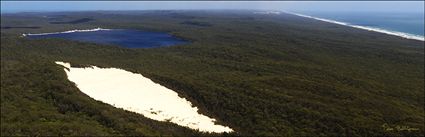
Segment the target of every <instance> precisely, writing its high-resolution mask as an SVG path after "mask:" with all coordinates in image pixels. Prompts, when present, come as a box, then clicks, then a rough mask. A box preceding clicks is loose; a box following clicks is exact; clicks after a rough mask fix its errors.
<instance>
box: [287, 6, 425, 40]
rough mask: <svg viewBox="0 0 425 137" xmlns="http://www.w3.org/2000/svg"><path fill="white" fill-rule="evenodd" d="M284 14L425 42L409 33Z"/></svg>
mask: <svg viewBox="0 0 425 137" xmlns="http://www.w3.org/2000/svg"><path fill="white" fill-rule="evenodd" d="M286 13H289V14H293V15H297V16H300V17H306V18H311V19H315V20H320V21H324V22H329V23H334V24H339V25H344V26H349V27H353V28H358V29H363V30H368V31H374V32H379V33H384V34H388V35H394V36H399V37H402V38H406V39H413V40H420V41H424V40H425V37H424V36H421V35H414V34H409V33H404V32H398V31H391V30H385V29H381V28H375V27H366V26H359V25H353V24H350V23H346V22H340V21H335V20H330V19H324V18H318V17H313V16H308V15H303V14H298V13H293V12H286Z"/></svg>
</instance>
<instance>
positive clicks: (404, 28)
mask: <svg viewBox="0 0 425 137" xmlns="http://www.w3.org/2000/svg"><path fill="white" fill-rule="evenodd" d="M294 12H296V13H300V14H304V15H309V16H313V17H319V18H324V19H331V20H335V21H340V22H345V23H349V24H352V25H359V26H365V27H374V28H380V29H385V30H390V31H398V32H404V33H408V34H414V35H421V36H424V12H391V11H389V12H370V11H369V12H360V11H340V12H334V11H333V12H326V11H320V12H317V11H294Z"/></svg>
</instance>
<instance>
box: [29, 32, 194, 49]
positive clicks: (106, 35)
mask: <svg viewBox="0 0 425 137" xmlns="http://www.w3.org/2000/svg"><path fill="white" fill-rule="evenodd" d="M94 30H95V29H94ZM26 36H27V37H29V38H36V39H39V38H63V39H68V40H75V41H81V42H91V43H97V44H107V45H118V46H121V47H126V48H155V47H164V46H173V45H181V44H187V43H188V41H186V40H183V39H181V38H177V37H174V36H173V35H171V34H168V33H163V32H149V31H140V30H131V29H108V30H106V29H101V30H95V31H91V30H76V31H67V32H56V33H42V34H27V35H26Z"/></svg>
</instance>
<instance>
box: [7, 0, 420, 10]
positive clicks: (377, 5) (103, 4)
mask: <svg viewBox="0 0 425 137" xmlns="http://www.w3.org/2000/svg"><path fill="white" fill-rule="evenodd" d="M164 9H261V10H287V11H301V10H310V11H397V12H400V11H404V12H422V13H423V12H424V1H414V2H413V1H410V2H385V1H384V2H382V1H381V2H371V1H366V2H357V1H356V2H348V1H345V2H343V1H336V2H323V1H322V2H310V1H300V2H291V1H269V2H264V1H263V2H255V1H251V2H243V1H221V2H218V1H209V2H200V1H192V2H186V1H162V2H161V1H156V2H150V1H126V2H123V1H120V2H114V1H76V2H72V1H56V2H55V1H43V2H37V1H26V2H25V1H24V2H18V1H6V2H5V1H2V2H1V11H2V13H5V12H22V11H81V10H164Z"/></svg>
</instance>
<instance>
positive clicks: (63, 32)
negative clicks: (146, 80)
mask: <svg viewBox="0 0 425 137" xmlns="http://www.w3.org/2000/svg"><path fill="white" fill-rule="evenodd" d="M102 30H105V31H106V30H111V29H103V28H100V27H98V28H94V29H80V30H79V29H74V30H68V31H62V32H49V33H24V34H22V37H26V36H41V35H50V34H65V33H74V32H91V31H102Z"/></svg>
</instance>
